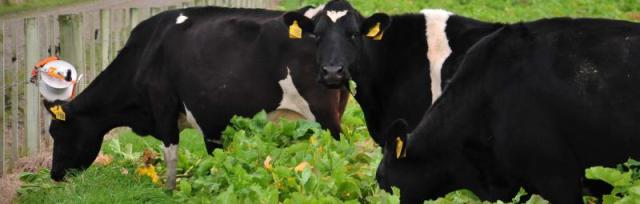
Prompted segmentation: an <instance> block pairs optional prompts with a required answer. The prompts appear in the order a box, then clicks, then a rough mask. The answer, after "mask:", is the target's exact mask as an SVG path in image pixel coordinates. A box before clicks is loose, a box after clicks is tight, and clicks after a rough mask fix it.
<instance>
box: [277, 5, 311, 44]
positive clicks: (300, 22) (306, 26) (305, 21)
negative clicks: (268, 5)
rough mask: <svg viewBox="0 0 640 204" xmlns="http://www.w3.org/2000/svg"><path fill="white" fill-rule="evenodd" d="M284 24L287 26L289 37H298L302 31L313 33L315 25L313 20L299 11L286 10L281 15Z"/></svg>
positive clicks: (300, 36) (302, 33) (301, 34)
mask: <svg viewBox="0 0 640 204" xmlns="http://www.w3.org/2000/svg"><path fill="white" fill-rule="evenodd" d="M282 20H283V21H284V24H285V25H286V26H287V28H289V29H288V30H289V38H291V39H300V38H302V36H303V35H304V33H313V29H314V27H315V25H314V24H313V21H312V20H311V19H309V18H307V17H306V16H304V15H303V14H301V13H299V12H287V13H285V14H284V16H283V17H282Z"/></svg>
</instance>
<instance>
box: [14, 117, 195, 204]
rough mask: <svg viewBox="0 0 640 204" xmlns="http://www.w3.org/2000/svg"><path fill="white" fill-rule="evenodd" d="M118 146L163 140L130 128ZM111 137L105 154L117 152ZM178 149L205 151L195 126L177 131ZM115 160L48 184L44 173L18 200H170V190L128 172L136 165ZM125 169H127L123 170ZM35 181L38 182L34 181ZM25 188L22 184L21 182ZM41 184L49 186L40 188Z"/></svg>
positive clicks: (155, 144)
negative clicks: (139, 134)
mask: <svg viewBox="0 0 640 204" xmlns="http://www.w3.org/2000/svg"><path fill="white" fill-rule="evenodd" d="M117 140H118V142H119V143H120V144H121V146H127V145H128V144H131V148H132V151H133V152H143V151H144V150H145V149H154V150H156V151H158V150H159V149H161V146H162V143H161V142H160V141H158V140H157V139H154V138H153V137H140V136H138V135H136V134H134V133H133V132H124V133H122V134H121V135H120V136H119V137H118V138H117ZM112 142H114V140H107V141H105V142H104V143H103V145H102V151H103V152H104V153H105V154H108V155H116V154H117V153H116V152H114V150H113V149H112V148H111V143H112ZM180 144H181V145H180V148H181V151H184V150H188V151H189V152H191V153H193V154H194V155H197V156H200V157H202V156H204V155H206V150H205V147H204V141H203V139H202V136H201V135H200V134H199V133H198V132H197V131H196V130H191V129H189V130H185V131H183V132H182V133H181V134H180ZM119 162H121V161H117V160H116V161H115V162H114V163H116V164H115V165H107V166H97V165H93V166H92V167H90V168H89V169H87V170H86V171H85V172H83V173H81V174H79V175H77V176H72V177H69V180H68V181H67V182H63V183H58V184H54V185H49V183H48V182H47V181H44V180H48V179H49V178H48V176H47V174H38V175H40V176H43V178H39V179H42V180H43V181H42V182H41V183H40V184H38V185H34V188H35V187H37V190H29V186H27V188H26V190H23V192H21V194H20V197H19V198H18V200H17V202H18V203H69V204H71V203H105V202H108V203H173V199H172V197H171V194H170V193H168V192H165V190H164V189H163V188H161V187H160V186H158V185H155V184H153V183H152V182H151V181H150V180H149V179H147V178H146V177H136V176H131V175H130V174H134V173H133V172H135V168H136V166H131V165H129V164H125V163H119ZM123 171H124V172H127V173H123ZM35 183H38V182H35ZM23 188H25V186H23ZM42 188H48V189H46V190H42Z"/></svg>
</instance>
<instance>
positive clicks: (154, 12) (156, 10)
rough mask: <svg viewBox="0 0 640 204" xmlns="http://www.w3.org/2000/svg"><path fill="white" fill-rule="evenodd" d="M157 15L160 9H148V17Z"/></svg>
mask: <svg viewBox="0 0 640 204" xmlns="http://www.w3.org/2000/svg"><path fill="white" fill-rule="evenodd" d="M158 13H160V8H158V7H151V8H149V17H153V16H155V15H156V14H158Z"/></svg>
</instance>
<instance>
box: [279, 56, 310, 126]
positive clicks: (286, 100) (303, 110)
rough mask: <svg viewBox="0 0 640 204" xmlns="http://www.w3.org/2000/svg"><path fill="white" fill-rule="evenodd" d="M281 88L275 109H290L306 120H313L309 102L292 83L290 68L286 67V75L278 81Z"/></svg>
mask: <svg viewBox="0 0 640 204" xmlns="http://www.w3.org/2000/svg"><path fill="white" fill-rule="evenodd" d="M278 83H279V84H280V87H281V88H282V101H280V106H278V108H277V109H286V110H291V111H294V112H297V113H300V114H301V115H302V116H304V117H305V119H307V120H311V121H315V120H316V117H315V116H314V115H313V113H312V112H311V108H309V103H307V101H306V100H305V99H304V98H303V97H302V95H300V92H298V88H296V85H295V84H293V79H292V78H291V70H290V69H289V67H287V77H286V78H284V79H283V80H280V81H279V82H278Z"/></svg>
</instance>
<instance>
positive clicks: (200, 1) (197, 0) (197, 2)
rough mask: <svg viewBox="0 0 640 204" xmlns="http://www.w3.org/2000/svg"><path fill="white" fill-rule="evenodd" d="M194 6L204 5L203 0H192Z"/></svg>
mask: <svg viewBox="0 0 640 204" xmlns="http://www.w3.org/2000/svg"><path fill="white" fill-rule="evenodd" d="M193 5H194V6H206V2H205V0H193Z"/></svg>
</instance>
